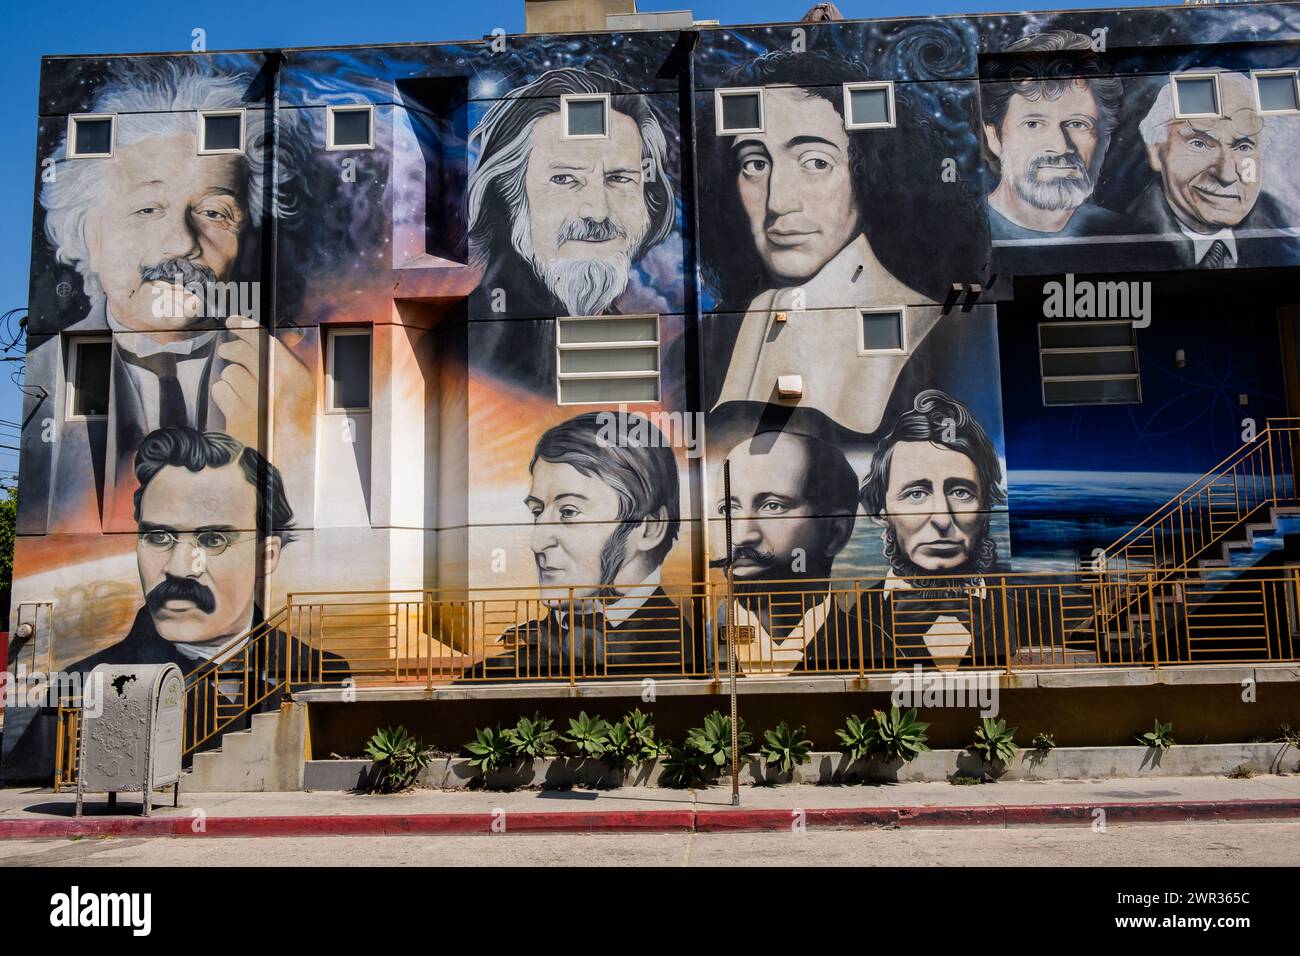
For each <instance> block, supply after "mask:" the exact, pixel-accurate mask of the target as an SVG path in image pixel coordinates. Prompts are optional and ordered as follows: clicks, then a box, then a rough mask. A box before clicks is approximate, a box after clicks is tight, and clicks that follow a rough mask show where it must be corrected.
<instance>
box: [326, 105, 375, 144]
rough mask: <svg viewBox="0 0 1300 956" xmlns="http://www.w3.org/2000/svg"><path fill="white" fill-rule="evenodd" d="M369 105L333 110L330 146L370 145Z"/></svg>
mask: <svg viewBox="0 0 1300 956" xmlns="http://www.w3.org/2000/svg"><path fill="white" fill-rule="evenodd" d="M372 142H373V141H372V139H371V136H370V107H365V108H364V109H355V110H354V109H346V110H335V111H334V140H333V142H332V143H331V144H330V145H331V146H370V145H371V143H372Z"/></svg>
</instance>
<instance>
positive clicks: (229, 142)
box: [199, 110, 244, 156]
mask: <svg viewBox="0 0 1300 956" xmlns="http://www.w3.org/2000/svg"><path fill="white" fill-rule="evenodd" d="M243 151H244V111H243V110H205V111H204V112H201V113H199V154H200V155H203V156H209V155H214V154H221V153H242V152H243Z"/></svg>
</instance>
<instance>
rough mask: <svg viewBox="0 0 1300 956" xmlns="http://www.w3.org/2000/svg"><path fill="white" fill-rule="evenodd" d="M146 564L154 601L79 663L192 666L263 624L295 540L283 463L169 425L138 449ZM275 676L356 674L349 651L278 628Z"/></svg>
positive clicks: (139, 548)
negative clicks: (325, 647) (273, 582)
mask: <svg viewBox="0 0 1300 956" xmlns="http://www.w3.org/2000/svg"><path fill="white" fill-rule="evenodd" d="M135 474H136V478H137V480H138V481H139V489H138V490H137V491H136V493H135V517H136V523H137V526H138V532H137V533H138V538H137V543H136V565H137V568H138V570H139V574H140V588H141V591H142V592H143V594H144V606H143V607H141V608H140V610H139V612H138V613H137V614H136V617H135V621H134V623H133V624H132V626H131V630H130V632H129V633H128V634H127V635H126V637H125V638H123V639H122V640H121V641H119V642H118V643H117V644H114V645H112V646H111V647H108V648H106V649H104V650H102V651H99V652H98V653H96V654H93V655H91V656H90V657H88V658H85V659H84V660H81V661H78V662H77V663H76V664H73V665H72V667H71V668H70V669H71V670H74V671H88V670H90V669H92V668H93V667H95V666H96V665H97V664H106V663H112V664H162V663H174V664H176V665H177V666H178V667H180V669H181V671H182V672H184V673H189V672H190V671H192V670H194V669H195V668H196V667H199V666H200V665H202V664H204V663H205V662H207V661H209V660H211V659H212V658H213V657H214V655H215V654H216V653H217V652H218V651H221V650H223V649H225V648H227V647H228V646H229V645H231V643H232V642H234V641H235V640H236V639H237V638H238V637H239V636H240V635H242V634H244V633H246V632H247V631H248V630H250V629H251V628H253V627H255V626H257V625H258V624H259V623H261V621H262V608H261V607H260V606H259V605H258V594H259V589H260V586H261V584H262V582H263V581H264V579H265V578H267V577H268V576H269V575H271V574H272V573H274V571H275V569H276V567H277V566H278V565H279V562H280V552H281V549H283V548H284V547H285V546H286V545H288V544H289V543H290V542H292V541H293V532H292V531H291V530H290V528H291V526H292V523H293V511H292V509H291V508H290V507H289V502H288V500H287V499H286V498H285V494H284V485H283V483H282V481H281V479H280V473H279V471H278V470H277V469H276V467H275V466H274V465H272V464H270V463H269V462H267V461H266V459H264V458H263V457H262V456H261V455H260V454H259V453H258V452H257V451H256V450H254V449H252V448H249V447H247V446H245V445H243V444H241V443H239V442H237V441H235V440H234V439H233V438H231V437H230V436H229V435H224V434H221V433H219V432H197V431H195V430H194V429H192V428H164V429H161V430H159V431H155V432H153V433H151V434H150V435H148V436H146V438H145V440H144V441H143V442H142V443H141V445H140V449H139V451H137V452H136V456H135ZM273 644H274V646H273V647H272V648H271V650H270V652H269V654H268V656H267V661H268V677H270V678H276V677H278V676H281V675H283V674H285V673H288V672H289V668H293V670H294V671H296V672H297V676H296V677H295V679H296V680H301V679H305V678H306V677H307V675H309V674H311V675H318V674H322V673H324V674H327V675H328V676H329V678H330V680H331V682H334V681H341V680H343V679H344V678H345V677H347V676H348V673H347V664H346V662H345V661H344V660H343V658H341V657H339V656H338V655H336V654H331V653H329V652H328V651H326V652H321V651H317V650H309V649H308V648H307V647H306V646H304V645H302V644H300V643H298V642H297V641H293V642H292V643H291V641H290V638H289V637H288V635H286V634H284V633H283V632H277V634H276V640H275V641H274V642H273Z"/></svg>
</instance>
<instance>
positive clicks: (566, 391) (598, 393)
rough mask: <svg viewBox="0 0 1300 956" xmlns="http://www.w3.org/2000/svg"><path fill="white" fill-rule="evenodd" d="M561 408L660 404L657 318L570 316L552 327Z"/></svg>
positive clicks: (557, 321) (646, 316) (651, 316)
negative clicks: (553, 328)
mask: <svg viewBox="0 0 1300 956" xmlns="http://www.w3.org/2000/svg"><path fill="white" fill-rule="evenodd" d="M555 352H556V355H555V367H556V371H557V374H556V394H557V397H558V401H559V403H560V404H561V405H591V404H601V403H607V402H657V401H659V316H657V315H602V316H590V317H588V316H572V317H568V318H562V319H557V320H556V322H555Z"/></svg>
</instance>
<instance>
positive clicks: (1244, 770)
mask: <svg viewBox="0 0 1300 956" xmlns="http://www.w3.org/2000/svg"><path fill="white" fill-rule="evenodd" d="M1227 776H1228V777H1229V778H1230V779H1232V780H1249V779H1250V778H1251V777H1253V776H1255V771H1253V770H1251V769H1250V767H1249V766H1247V765H1246V764H1244V763H1239V764H1237V766H1235V767H1233V768H1232V769H1231V770H1229V771H1228V773H1227Z"/></svg>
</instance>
